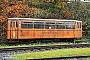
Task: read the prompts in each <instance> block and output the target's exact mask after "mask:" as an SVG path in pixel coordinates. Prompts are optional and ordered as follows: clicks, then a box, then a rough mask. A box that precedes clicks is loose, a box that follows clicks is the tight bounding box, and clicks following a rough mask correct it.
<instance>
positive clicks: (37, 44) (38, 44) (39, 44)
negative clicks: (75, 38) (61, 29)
mask: <svg viewBox="0 0 90 60" xmlns="http://www.w3.org/2000/svg"><path fill="white" fill-rule="evenodd" d="M67 44H68V43H48V44H41V43H36V44H28V45H26V44H24V45H16V46H7V45H5V46H2V45H0V48H17V47H30V46H50V45H67Z"/></svg>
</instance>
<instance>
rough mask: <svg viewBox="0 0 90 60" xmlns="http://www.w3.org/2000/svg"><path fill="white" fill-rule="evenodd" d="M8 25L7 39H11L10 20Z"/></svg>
mask: <svg viewBox="0 0 90 60" xmlns="http://www.w3.org/2000/svg"><path fill="white" fill-rule="evenodd" d="M7 25H8V26H7V39H10V20H8V23H7Z"/></svg>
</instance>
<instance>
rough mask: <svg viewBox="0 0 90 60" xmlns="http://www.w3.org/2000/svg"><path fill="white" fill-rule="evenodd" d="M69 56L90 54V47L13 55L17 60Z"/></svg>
mask: <svg viewBox="0 0 90 60" xmlns="http://www.w3.org/2000/svg"><path fill="white" fill-rule="evenodd" d="M67 56H90V48H74V49H59V50H52V51H45V52H31V53H24V54H15V55H12V57H13V58H15V59H16V60H24V59H38V58H52V57H67Z"/></svg>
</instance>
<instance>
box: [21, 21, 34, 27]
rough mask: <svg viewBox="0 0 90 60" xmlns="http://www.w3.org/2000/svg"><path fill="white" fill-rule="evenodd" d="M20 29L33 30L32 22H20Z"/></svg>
mask: <svg viewBox="0 0 90 60" xmlns="http://www.w3.org/2000/svg"><path fill="white" fill-rule="evenodd" d="M21 28H33V22H22V23H21Z"/></svg>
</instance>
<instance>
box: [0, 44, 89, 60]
mask: <svg viewBox="0 0 90 60" xmlns="http://www.w3.org/2000/svg"><path fill="white" fill-rule="evenodd" d="M68 48H90V44H70V45H52V46H33V47H20V48H19V47H18V48H1V49H0V58H3V59H2V60H5V59H6V60H9V59H10V60H11V59H12V58H11V57H10V55H13V54H22V53H28V52H40V51H47V50H56V49H68Z"/></svg>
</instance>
